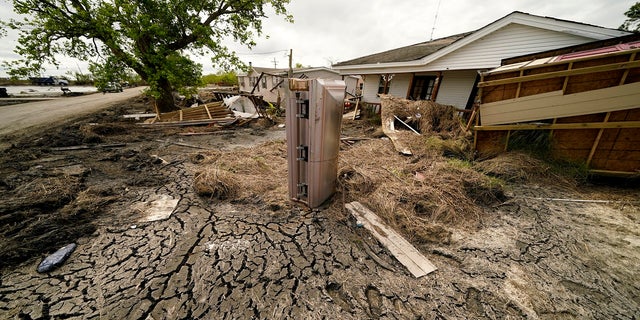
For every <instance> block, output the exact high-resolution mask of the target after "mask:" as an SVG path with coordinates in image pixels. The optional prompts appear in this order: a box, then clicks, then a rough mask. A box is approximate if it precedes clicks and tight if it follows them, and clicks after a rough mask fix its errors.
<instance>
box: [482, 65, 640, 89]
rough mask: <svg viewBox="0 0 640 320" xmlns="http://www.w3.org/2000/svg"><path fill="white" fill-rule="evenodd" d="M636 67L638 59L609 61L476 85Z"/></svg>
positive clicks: (508, 82) (490, 84)
mask: <svg viewBox="0 0 640 320" xmlns="http://www.w3.org/2000/svg"><path fill="white" fill-rule="evenodd" d="M637 67H640V61H634V62H622V63H611V64H605V65H601V66H595V67H587V68H580V69H571V70H565V71H556V72H549V73H540V74H534V75H530V76H522V77H513V78H507V79H500V80H490V81H484V82H480V83H478V87H479V88H482V87H493V86H499V85H504V84H512V83H519V82H525V81H532V80H543V79H551V78H558V77H566V76H575V75H581V74H589V73H595V72H605V71H613V70H624V69H631V68H637Z"/></svg>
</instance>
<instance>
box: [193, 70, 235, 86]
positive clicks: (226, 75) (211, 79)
mask: <svg viewBox="0 0 640 320" xmlns="http://www.w3.org/2000/svg"><path fill="white" fill-rule="evenodd" d="M202 82H203V83H204V84H215V85H219V86H237V85H238V76H237V74H236V73H235V72H234V71H229V72H218V73H216V74H208V75H205V76H202Z"/></svg>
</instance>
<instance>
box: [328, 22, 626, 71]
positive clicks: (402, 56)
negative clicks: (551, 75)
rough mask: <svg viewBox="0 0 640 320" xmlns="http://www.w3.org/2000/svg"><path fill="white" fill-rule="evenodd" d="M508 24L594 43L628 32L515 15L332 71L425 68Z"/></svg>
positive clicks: (353, 62)
mask: <svg viewBox="0 0 640 320" xmlns="http://www.w3.org/2000/svg"><path fill="white" fill-rule="evenodd" d="M509 24H521V25H526V26H531V27H537V28H542V29H546V30H552V31H556V32H562V33H567V34H571V35H578V36H582V37H586V38H591V39H594V40H602V39H608V38H612V37H619V36H623V35H627V34H629V33H628V32H625V31H620V30H616V29H610V28H604V27H599V26H594V25H590V24H586V23H580V22H574V21H569V20H562V19H556V18H551V17H543V16H536V15H532V14H528V13H524V12H520V11H514V12H512V13H510V14H508V15H506V16H504V17H502V18H500V19H498V20H496V21H494V22H492V23H490V24H488V25H486V26H484V27H482V28H480V29H478V30H475V31H472V32H467V33H461V34H457V35H453V36H450V37H446V38H440V39H436V40H433V41H428V42H421V43H418V44H414V45H410V46H406V47H402V48H398V49H393V50H388V51H384V52H380V53H376V54H372V55H368V56H364V57H360V58H356V59H352V60H349V61H344V62H340V63H337V64H335V65H334V66H333V67H334V69H336V70H339V71H340V73H342V74H349V73H362V72H366V71H367V69H368V70H374V69H376V70H379V69H380V68H391V69H392V68H405V69H406V68H411V67H414V66H424V65H427V64H429V63H430V62H432V61H434V60H436V59H438V58H441V57H443V56H445V55H447V54H449V53H451V52H454V51H456V50H458V49H460V48H462V47H464V46H466V45H468V44H470V43H473V42H474V41H476V40H478V39H481V38H483V37H485V36H487V35H489V34H491V33H493V32H494V31H497V30H499V29H501V28H503V27H505V26H507V25H509Z"/></svg>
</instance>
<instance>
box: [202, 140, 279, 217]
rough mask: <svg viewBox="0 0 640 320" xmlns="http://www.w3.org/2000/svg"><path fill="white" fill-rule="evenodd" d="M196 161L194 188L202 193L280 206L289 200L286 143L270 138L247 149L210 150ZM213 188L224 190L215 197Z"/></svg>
mask: <svg viewBox="0 0 640 320" xmlns="http://www.w3.org/2000/svg"><path fill="white" fill-rule="evenodd" d="M203 156H204V157H203V158H202V157H199V159H198V160H197V163H198V165H199V166H200V168H201V169H200V171H199V172H198V173H197V174H196V177H195V179H194V188H195V189H196V192H198V194H200V195H202V196H208V197H211V196H213V197H214V198H218V199H220V200H230V201H236V202H246V203H251V204H256V203H257V204H264V205H266V206H268V207H269V208H275V209H278V208H282V207H284V206H286V205H287V204H288V203H289V201H288V187H287V146H286V144H285V142H284V141H271V142H268V143H265V144H262V145H258V146H255V147H252V148H248V149H237V150H234V151H209V152H207V153H205V154H203ZM216 190H220V191H224V197H222V198H221V197H218V196H215V195H216Z"/></svg>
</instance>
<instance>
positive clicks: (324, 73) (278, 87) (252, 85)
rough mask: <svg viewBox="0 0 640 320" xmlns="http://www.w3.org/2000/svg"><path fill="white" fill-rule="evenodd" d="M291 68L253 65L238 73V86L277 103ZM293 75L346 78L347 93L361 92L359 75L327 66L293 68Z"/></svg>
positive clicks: (241, 89)
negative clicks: (342, 73) (247, 69)
mask: <svg viewBox="0 0 640 320" xmlns="http://www.w3.org/2000/svg"><path fill="white" fill-rule="evenodd" d="M288 72H289V69H274V68H260V67H253V66H252V67H251V68H250V69H249V72H246V73H239V74H238V86H239V88H240V91H241V92H246V93H251V94H256V95H261V96H262V98H263V99H264V100H265V101H269V102H272V103H277V102H279V101H281V100H282V99H284V86H283V84H284V83H285V80H286V79H287V77H288ZM293 77H294V78H299V79H334V80H344V81H345V84H346V85H347V89H346V90H347V93H348V94H349V95H352V96H355V95H356V94H359V88H360V83H361V82H362V80H361V78H360V77H359V76H353V75H340V73H339V72H338V71H336V70H332V69H329V68H325V67H310V68H296V69H293Z"/></svg>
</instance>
